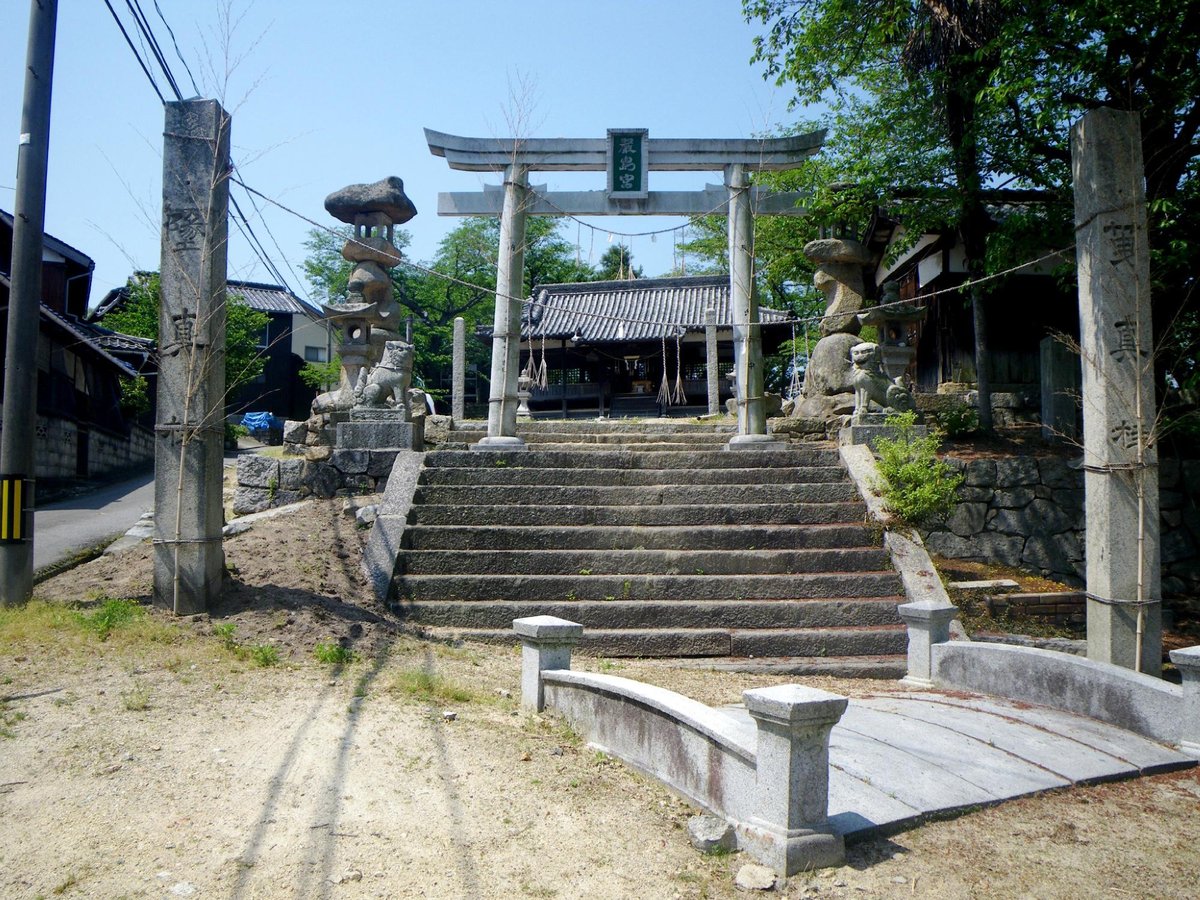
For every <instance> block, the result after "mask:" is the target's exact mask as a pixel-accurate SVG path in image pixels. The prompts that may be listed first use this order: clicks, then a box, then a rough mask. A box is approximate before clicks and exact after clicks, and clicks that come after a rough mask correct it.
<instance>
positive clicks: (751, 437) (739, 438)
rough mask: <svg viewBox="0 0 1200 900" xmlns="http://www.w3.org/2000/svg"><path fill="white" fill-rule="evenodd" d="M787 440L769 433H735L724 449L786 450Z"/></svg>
mask: <svg viewBox="0 0 1200 900" xmlns="http://www.w3.org/2000/svg"><path fill="white" fill-rule="evenodd" d="M787 448H788V442H787V441H781V440H779V439H778V438H777V437H775V436H774V435H770V434H735V435H734V436H733V437H731V438H730V439H729V443H727V444H726V445H725V449H726V450H786V449H787Z"/></svg>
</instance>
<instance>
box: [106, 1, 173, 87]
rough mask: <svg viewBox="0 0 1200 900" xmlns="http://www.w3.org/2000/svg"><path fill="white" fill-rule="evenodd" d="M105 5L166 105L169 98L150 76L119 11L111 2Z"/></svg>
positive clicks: (151, 84) (147, 77) (151, 85)
mask: <svg viewBox="0 0 1200 900" xmlns="http://www.w3.org/2000/svg"><path fill="white" fill-rule="evenodd" d="M104 5H105V6H107V7H108V11H109V12H110V13H111V14H112V18H113V21H114V22H116V23H117V27H118V28H120V29H121V34H122V36H123V37H124V38H125V43H126V44H128V45H129V49H130V50H131V51H132V52H133V56H134V58H135V59H136V60H137V61H138V65H139V66H141V67H142V71H143V72H145V73H146V79H147V80H148V81H149V82H150V87H152V88H154V93H156V94H158V99H159V102H161V103H166V102H167V98H166V97H164V96H163V92H162V91H161V90H159V87H158V82H157V81H155V80H154V76H153V75H151V74H150V68H149V66H147V65H146V63H145V61H144V60H143V59H142V55H141V54H140V53H139V52H138V49H137V47H135V46H134V45H133V41H132V40H131V39H130V37H129V32H128V31H126V30H125V25H124V24H123V23H122V22H121V19H120V17H118V16H117V11H116V10H115V9H113V7H112V4H111V3H109V0H104Z"/></svg>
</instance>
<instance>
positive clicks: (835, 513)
mask: <svg viewBox="0 0 1200 900" xmlns="http://www.w3.org/2000/svg"><path fill="white" fill-rule="evenodd" d="M862 518H863V508H862V504H861V503H854V502H847V503H764V504H754V503H730V504H726V505H724V506H719V505H718V506H713V505H705V506H698V505H671V506H659V505H654V506H646V507H629V506H578V505H574V504H572V505H565V506H541V505H535V504H527V505H521V506H511V505H507V504H505V505H499V506H496V505H486V504H470V505H464V506H456V505H447V504H420V505H416V506H414V507H413V509H412V512H411V513H410V514H409V521H410V522H412V524H414V525H486V524H488V523H489V522H495V523H496V524H498V525H570V526H577V525H628V526H637V525H680V526H688V525H772V524H777V525H828V524H834V523H839V522H852V521H854V520H856V519H857V520H860V521H861V519H862ZM634 546H636V545H634Z"/></svg>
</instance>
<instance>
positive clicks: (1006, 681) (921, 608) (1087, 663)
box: [899, 602, 1200, 759]
mask: <svg viewBox="0 0 1200 900" xmlns="http://www.w3.org/2000/svg"><path fill="white" fill-rule="evenodd" d="M899 612H900V616H901V617H902V618H903V619H904V621H905V624H907V626H908V675H907V676H906V677H905V679H904V680H905V681H906V682H908V683H909V684H913V685H916V686H922V687H937V688H943V689H950V690H967V691H978V692H979V693H983V694H993V695H996V696H1000V697H1007V698H1008V699H1011V700H1019V701H1023V702H1026V703H1036V704H1038V705H1040V706H1049V707H1051V708H1053V709H1061V710H1065V711H1067V712H1073V713H1078V714H1079V715H1081V716H1088V717H1089V718H1093V719H1099V720H1100V721H1102V722H1107V723H1109V724H1110V725H1116V726H1117V727H1118V728H1124V729H1127V730H1129V731H1132V732H1135V733H1137V734H1141V735H1144V736H1146V737H1148V738H1151V739H1152V740H1155V741H1159V742H1161V743H1164V744H1174V745H1176V746H1178V747H1179V749H1180V751H1181V752H1183V753H1186V754H1188V755H1189V756H1194V757H1196V758H1198V759H1200V646H1197V647H1188V648H1187V649H1184V650H1172V651H1171V661H1172V662H1173V663H1175V666H1176V667H1177V668H1178V669H1179V671H1180V673H1181V674H1182V676H1183V684H1182V686H1180V685H1175V684H1169V683H1167V682H1165V681H1163V680H1161V679H1159V678H1155V677H1153V676H1150V675H1144V674H1142V673H1140V672H1134V671H1132V670H1130V669H1125V668H1122V667H1121V666H1115V665H1112V664H1110V663H1103V662H1096V661H1094V660H1089V659H1083V658H1081V657H1078V656H1075V655H1073V654H1070V653H1059V652H1057V651H1055V650H1040V649H1036V648H1033V647H1015V646H1009V645H1005V644H985V643H978V642H968V641H951V640H950V633H949V625H950V622H951V620H953V618H954V617H955V615H956V614H957V609H956V607H954V606H953V605H952V604H949V603H936V602H934V603H906V604H904V605H902V606H900V607H899Z"/></svg>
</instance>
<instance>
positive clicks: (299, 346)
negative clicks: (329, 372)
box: [292, 315, 337, 359]
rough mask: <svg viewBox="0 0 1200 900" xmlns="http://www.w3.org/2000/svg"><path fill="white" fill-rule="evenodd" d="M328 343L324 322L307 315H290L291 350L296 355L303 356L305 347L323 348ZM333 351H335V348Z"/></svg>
mask: <svg viewBox="0 0 1200 900" xmlns="http://www.w3.org/2000/svg"><path fill="white" fill-rule="evenodd" d="M329 345H330V344H329V335H328V332H327V331H326V330H325V326H324V324H322V323H321V322H314V321H313V320H312V319H310V318H308V316H299V315H293V316H292V352H293V353H295V354H296V355H297V356H298V357H300V358H301V359H304V358H305V356H304V348H305V347H320V348H321V349H322V350H325V349H326V348H327V347H329ZM334 352H337V351H336V349H335V350H334ZM326 358H328V357H326Z"/></svg>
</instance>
